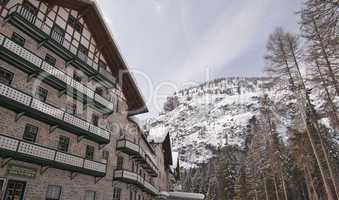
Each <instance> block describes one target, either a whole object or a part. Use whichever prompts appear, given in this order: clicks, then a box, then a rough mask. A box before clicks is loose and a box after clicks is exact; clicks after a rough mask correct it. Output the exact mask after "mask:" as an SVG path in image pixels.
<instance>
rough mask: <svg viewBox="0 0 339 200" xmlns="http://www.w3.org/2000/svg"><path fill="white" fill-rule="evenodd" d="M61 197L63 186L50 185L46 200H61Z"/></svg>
mask: <svg viewBox="0 0 339 200" xmlns="http://www.w3.org/2000/svg"><path fill="white" fill-rule="evenodd" d="M60 195H61V186H58V185H49V186H48V187H47V194H46V200H59V199H60Z"/></svg>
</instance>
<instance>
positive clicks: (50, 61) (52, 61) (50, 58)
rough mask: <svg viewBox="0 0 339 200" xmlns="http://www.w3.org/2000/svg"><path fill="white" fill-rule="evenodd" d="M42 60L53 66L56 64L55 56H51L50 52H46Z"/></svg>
mask: <svg viewBox="0 0 339 200" xmlns="http://www.w3.org/2000/svg"><path fill="white" fill-rule="evenodd" d="M44 61H45V62H46V63H48V64H49V65H51V66H53V67H55V65H56V58H55V57H54V56H52V55H51V54H48V53H47V54H46V56H45V59H44Z"/></svg>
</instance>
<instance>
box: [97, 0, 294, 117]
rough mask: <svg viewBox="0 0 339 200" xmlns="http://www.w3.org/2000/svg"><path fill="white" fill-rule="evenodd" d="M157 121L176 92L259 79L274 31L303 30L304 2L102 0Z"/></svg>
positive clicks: (107, 20)
mask: <svg viewBox="0 0 339 200" xmlns="http://www.w3.org/2000/svg"><path fill="white" fill-rule="evenodd" d="M97 2H98V3H99V6H100V8H101V10H102V12H103V15H104V18H105V20H106V22H107V24H108V26H109V28H110V30H111V32H112V35H113V38H114V40H115V41H116V43H117V45H118V47H119V49H120V51H121V54H122V56H123V58H124V59H125V61H126V63H127V64H128V66H129V68H130V69H131V70H132V72H134V77H135V78H136V81H137V84H138V86H139V88H140V90H141V93H142V94H143V96H144V98H145V101H146V102H147V105H148V108H149V110H150V114H149V115H151V116H153V115H156V114H157V113H158V112H159V111H160V110H161V108H162V104H163V102H164V101H165V99H166V96H168V95H171V94H172V93H173V92H174V91H176V90H179V89H181V88H185V87H188V86H189V85H192V84H199V83H202V82H205V81H207V80H213V79H215V78H221V77H230V76H260V75H262V69H263V68H264V66H265V62H264V60H263V56H264V54H265V45H266V41H267V38H268V36H269V34H270V33H271V32H273V30H274V29H275V28H276V27H277V26H282V27H284V28H285V29H286V30H288V31H291V32H296V31H298V24H297V22H298V21H299V19H298V16H296V14H295V12H296V11H298V10H299V9H300V7H301V0H128V1H126V0H97Z"/></svg>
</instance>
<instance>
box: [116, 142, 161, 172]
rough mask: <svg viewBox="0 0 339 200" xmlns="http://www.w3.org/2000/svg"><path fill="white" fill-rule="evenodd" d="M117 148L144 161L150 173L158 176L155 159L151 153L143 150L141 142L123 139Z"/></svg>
mask: <svg viewBox="0 0 339 200" xmlns="http://www.w3.org/2000/svg"><path fill="white" fill-rule="evenodd" d="M117 150H121V151H122V152H124V153H127V154H129V155H133V156H134V157H135V158H136V159H137V160H139V161H142V162H143V163H144V166H145V168H146V169H147V171H148V172H149V173H150V175H152V176H154V177H156V176H158V169H157V167H156V164H155V163H156V162H155V159H154V158H153V156H152V155H150V153H148V152H147V151H145V150H143V149H142V147H141V146H140V145H139V144H136V143H134V142H132V141H129V140H127V139H121V140H118V142H117ZM152 158H153V159H152Z"/></svg>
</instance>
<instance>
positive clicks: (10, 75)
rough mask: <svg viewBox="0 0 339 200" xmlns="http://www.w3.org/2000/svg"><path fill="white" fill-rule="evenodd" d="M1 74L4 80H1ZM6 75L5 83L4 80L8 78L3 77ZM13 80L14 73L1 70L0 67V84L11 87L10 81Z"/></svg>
mask: <svg viewBox="0 0 339 200" xmlns="http://www.w3.org/2000/svg"><path fill="white" fill-rule="evenodd" d="M1 74H4V78H2V76H1ZM6 74H7V75H9V79H8V81H7V82H5V81H4V80H6V79H7V78H8V77H5V76H6ZM13 79H14V73H13V72H11V71H9V70H7V69H5V68H3V67H0V83H2V84H5V85H11V83H12V81H13Z"/></svg>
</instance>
